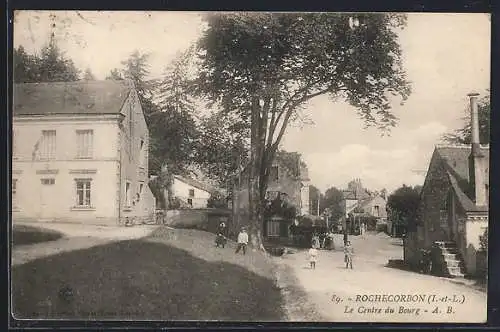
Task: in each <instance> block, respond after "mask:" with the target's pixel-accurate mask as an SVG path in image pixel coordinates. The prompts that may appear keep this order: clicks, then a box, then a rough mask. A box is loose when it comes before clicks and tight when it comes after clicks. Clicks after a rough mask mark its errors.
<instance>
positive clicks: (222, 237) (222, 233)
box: [215, 222, 248, 255]
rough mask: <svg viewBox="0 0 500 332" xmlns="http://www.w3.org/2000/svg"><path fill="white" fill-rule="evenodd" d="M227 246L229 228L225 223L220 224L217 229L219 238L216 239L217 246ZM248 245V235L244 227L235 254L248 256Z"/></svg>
mask: <svg viewBox="0 0 500 332" xmlns="http://www.w3.org/2000/svg"><path fill="white" fill-rule="evenodd" d="M226 244H227V227H226V224H225V223H223V222H222V223H220V224H219V227H218V229H217V236H216V237H215V246H216V247H222V248H225V246H226ZM247 245H248V233H247V230H246V228H245V227H242V228H241V230H240V232H239V234H238V245H237V246H236V251H235V253H236V254H237V253H239V252H240V251H242V252H243V255H245V254H246V251H247Z"/></svg>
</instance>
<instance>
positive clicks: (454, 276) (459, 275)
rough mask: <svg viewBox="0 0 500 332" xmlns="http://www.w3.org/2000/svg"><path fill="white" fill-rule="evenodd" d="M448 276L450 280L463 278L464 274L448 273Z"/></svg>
mask: <svg viewBox="0 0 500 332" xmlns="http://www.w3.org/2000/svg"><path fill="white" fill-rule="evenodd" d="M449 276H450V277H452V278H464V277H465V274H463V273H462V272H450V273H449Z"/></svg>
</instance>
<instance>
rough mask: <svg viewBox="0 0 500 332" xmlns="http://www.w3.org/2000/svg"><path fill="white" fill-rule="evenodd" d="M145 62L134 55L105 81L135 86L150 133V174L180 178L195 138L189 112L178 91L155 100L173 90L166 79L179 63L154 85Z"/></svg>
mask: <svg viewBox="0 0 500 332" xmlns="http://www.w3.org/2000/svg"><path fill="white" fill-rule="evenodd" d="M148 61H149V56H148V54H143V53H141V52H139V51H134V52H133V53H132V54H131V55H130V56H129V58H128V59H126V60H124V61H122V65H123V68H122V69H114V70H112V71H111V72H110V74H109V75H108V79H125V78H126V79H130V80H132V81H133V82H134V84H135V87H136V89H137V92H138V95H139V99H140V101H141V105H142V108H143V111H144V115H145V117H146V121H147V123H148V127H149V132H150V146H149V148H150V151H149V171H150V173H152V174H160V173H161V172H167V168H168V173H169V174H179V173H180V174H183V173H185V172H186V168H187V166H188V165H189V164H190V163H191V162H192V159H193V156H194V145H195V144H196V140H197V136H198V131H197V129H196V123H195V120H194V118H193V116H192V109H191V108H190V106H186V105H184V104H182V100H183V99H182V98H184V95H181V91H179V89H178V90H177V91H178V93H176V94H175V95H174V97H173V98H159V99H158V96H160V97H162V96H165V95H166V94H167V93H168V91H169V90H171V89H175V86H174V83H172V81H168V77H170V76H172V74H171V72H176V71H179V70H180V69H179V68H178V67H179V64H182V62H180V61H174V63H173V65H172V66H170V67H169V68H167V70H166V73H165V77H166V78H165V80H163V81H160V82H156V81H153V80H149V79H148V75H149V62H148ZM181 69H182V68H181ZM169 75H170V76H169ZM181 83H182V82H181ZM177 97H179V98H181V99H182V100H178V99H176V98H177ZM165 181H167V180H165ZM167 182H168V181H167Z"/></svg>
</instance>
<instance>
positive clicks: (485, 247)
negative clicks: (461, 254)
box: [479, 228, 488, 251]
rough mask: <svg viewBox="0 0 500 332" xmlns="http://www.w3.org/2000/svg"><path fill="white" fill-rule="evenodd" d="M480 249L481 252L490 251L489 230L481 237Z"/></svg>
mask: <svg viewBox="0 0 500 332" xmlns="http://www.w3.org/2000/svg"><path fill="white" fill-rule="evenodd" d="M479 248H480V250H481V251H488V228H486V229H485V230H484V233H483V235H480V236H479Z"/></svg>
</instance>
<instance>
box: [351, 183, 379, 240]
mask: <svg viewBox="0 0 500 332" xmlns="http://www.w3.org/2000/svg"><path fill="white" fill-rule="evenodd" d="M347 187H348V188H347V190H344V191H343V192H342V195H343V200H342V208H343V212H344V218H343V227H347V228H348V229H349V230H350V231H355V229H357V228H360V227H361V225H362V224H365V226H367V228H368V229H370V230H375V229H376V227H377V225H380V224H384V223H386V222H387V211H386V205H387V199H386V195H385V192H384V191H383V192H382V193H377V192H373V193H372V192H369V191H368V190H367V189H366V188H364V187H363V184H362V182H361V179H354V180H352V181H351V182H349V183H348V186H347Z"/></svg>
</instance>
